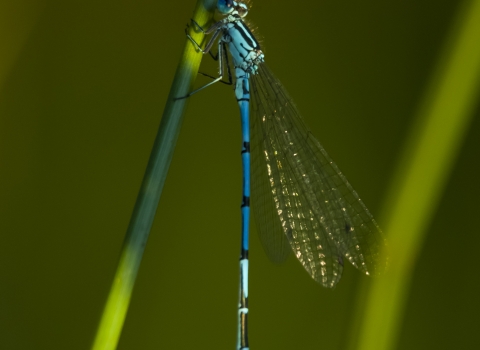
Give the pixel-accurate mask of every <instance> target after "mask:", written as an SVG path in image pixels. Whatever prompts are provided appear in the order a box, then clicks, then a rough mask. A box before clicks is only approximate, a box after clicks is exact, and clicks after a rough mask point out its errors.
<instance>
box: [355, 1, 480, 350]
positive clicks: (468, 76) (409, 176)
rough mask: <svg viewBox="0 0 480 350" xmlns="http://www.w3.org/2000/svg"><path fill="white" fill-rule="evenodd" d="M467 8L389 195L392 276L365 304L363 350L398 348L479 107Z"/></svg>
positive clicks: (477, 58)
mask: <svg viewBox="0 0 480 350" xmlns="http://www.w3.org/2000/svg"><path fill="white" fill-rule="evenodd" d="M462 5H463V6H461V7H460V11H459V12H458V14H457V17H456V19H455V20H454V23H453V24H454V26H453V27H452V29H451V31H450V35H449V37H448V38H447V41H446V45H445V47H444V51H443V54H442V56H441V57H440V61H439V63H438V66H437V69H436V70H435V72H434V75H433V77H432V80H431V82H430V85H429V87H428V89H427V92H426V94H425V97H424V100H423V103H422V105H421V106H420V109H419V111H418V115H417V118H416V119H415V123H414V125H413V127H412V129H411V134H410V137H409V139H408V140H407V143H406V146H405V148H404V152H403V155H402V157H401V158H400V161H399V163H398V167H397V171H396V173H395V174H396V178H395V179H394V180H393V181H392V184H391V188H390V191H389V193H388V195H387V202H386V204H385V205H384V208H387V209H386V210H387V211H388V212H387V213H386V215H385V216H384V217H385V218H386V220H384V222H386V223H387V224H386V225H385V232H386V233H387V235H388V238H389V249H390V251H389V255H390V261H391V263H390V270H389V272H388V273H387V275H386V276H385V277H383V278H378V279H376V280H374V281H372V284H371V287H370V289H369V293H368V297H367V299H366V300H365V299H363V300H359V301H358V302H359V303H360V304H365V303H366V306H365V311H364V314H363V316H362V319H361V320H360V321H361V329H360V336H359V342H358V343H357V344H356V345H357V346H356V348H357V349H361V350H366V349H368V350H376V349H382V350H385V349H394V348H395V346H396V343H397V338H398V333H399V329H400V326H401V323H402V322H401V321H402V318H403V310H404V306H405V303H406V300H407V296H408V290H409V287H410V281H411V276H412V273H413V269H414V266H415V262H416V258H417V256H418V255H419V253H420V250H421V247H422V243H423V240H424V236H425V232H426V229H427V228H428V225H429V223H430V221H431V219H432V216H433V214H434V213H435V210H436V208H437V206H438V203H439V200H440V197H441V195H442V193H443V190H444V188H445V185H446V183H447V180H448V178H449V175H450V173H451V170H452V167H453V165H454V161H455V159H456V156H457V155H458V153H459V151H460V148H461V145H462V140H463V138H464V136H465V134H466V130H467V128H468V125H469V122H470V120H471V117H472V115H473V112H474V108H475V106H476V103H477V101H478V97H477V96H478V92H479V87H480V45H478V38H479V36H480V1H478V0H473V1H466V2H465V3H464V4H462ZM360 294H362V293H360Z"/></svg>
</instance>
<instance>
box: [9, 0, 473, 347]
mask: <svg viewBox="0 0 480 350" xmlns="http://www.w3.org/2000/svg"><path fill="white" fill-rule="evenodd" d="M459 4H460V1H458V0H448V1H437V0H428V1H427V0H425V1H418V0H408V1H400V0H397V1H384V0H362V1H359V0H358V1H338V0H337V1H326V0H325V1H311V0H295V1H286V0H257V1H255V3H254V4H253V5H254V6H253V9H252V10H251V12H250V14H249V19H250V20H251V21H252V22H253V23H254V24H256V25H257V26H258V27H259V30H260V33H261V36H262V37H263V38H264V41H263V46H264V48H265V50H264V51H265V56H266V61H267V62H268V64H269V66H270V67H271V68H272V70H273V71H274V72H275V73H276V75H277V76H278V78H280V80H281V81H282V82H283V84H284V85H285V86H286V87H287V88H288V90H289V92H290V95H291V96H292V97H293V98H294V99H295V101H296V103H297V105H298V107H299V109H300V111H302V113H303V114H304V116H305V119H306V120H307V123H308V124H309V125H310V127H311V129H312V131H313V133H314V134H315V135H316V136H317V137H318V138H319V139H320V140H321V142H322V143H323V145H324V146H325V148H326V149H327V150H328V151H329V153H330V155H331V156H332V158H333V159H335V160H336V162H337V164H338V165H339V167H340V168H341V169H342V171H343V172H344V173H345V174H346V175H347V177H348V178H349V180H350V182H351V183H352V184H353V186H354V187H355V188H356V189H357V191H358V192H359V193H360V195H361V196H362V199H363V200H364V202H365V203H366V204H367V205H368V207H369V208H370V210H371V211H372V213H373V214H374V215H376V216H377V217H378V216H379V214H380V213H381V212H382V208H381V205H382V203H383V202H384V199H385V198H384V194H385V193H386V189H387V186H388V184H389V181H390V179H391V177H392V172H393V169H394V165H395V162H396V160H397V157H398V155H399V153H400V151H401V149H402V146H403V142H404V139H405V137H406V134H407V132H408V130H409V126H410V123H411V122H412V118H413V116H414V115H415V112H416V110H417V107H418V105H419V103H420V101H421V99H422V96H423V92H424V89H425V87H426V84H427V82H428V79H429V77H430V76H431V73H432V69H433V67H434V64H435V63H436V62H437V58H438V54H439V52H440V50H441V47H442V43H443V42H444V39H445V35H446V33H447V31H448V28H449V26H450V24H451V23H452V19H453V18H454V15H455V13H456V10H457V9H458V6H459ZM194 5H195V1H194V0H185V1H178V0H175V1H164V0H157V1H147V0H136V1H133V0H130V1H118V0H117V1H90V0H83V1H60V0H57V1H53V0H52V1H40V0H38V1H26V0H18V1H15V2H14V1H8V3H7V1H5V3H2V4H0V13H1V14H0V20H1V23H2V24H1V27H0V30H1V33H0V35H1V38H0V39H2V40H0V45H2V46H1V47H0V50H1V51H2V52H4V53H2V54H0V56H3V58H1V60H0V63H1V67H0V73H1V74H0V349H7V350H17V349H49V350H55V349H62V350H63V349H72V350H73V349H88V348H89V347H90V346H91V343H92V340H93V337H94V334H95V329H96V326H97V323H98V320H99V317H100V314H101V311H102V308H103V305H104V302H105V300H106V297H107V293H108V290H109V287H110V285H111V282H112V278H113V273H114V271H115V267H116V263H117V259H118V256H119V252H120V247H121V244H122V240H123V237H124V234H125V231H126V228H127V225H128V221H129V217H130V214H131V212H132V209H133V205H134V203H135V198H136V195H137V191H138V189H139V186H140V182H141V179H142V176H143V172H144V170H145V166H146V162H147V159H148V156H149V153H150V149H151V146H152V143H153V140H154V137H155V134H156V130H157V127H158V125H159V121H160V116H161V115H162V111H163V107H164V104H165V102H166V96H167V94H168V91H169V88H170V84H171V82H172V78H173V75H174V72H175V69H176V66H177V62H178V59H179V57H180V53H181V50H182V48H183V46H184V42H185V35H184V28H185V25H186V23H187V22H188V21H189V19H190V17H191V16H192V11H193V8H194ZM479 42H480V40H479ZM215 69H216V68H215V66H214V65H212V64H205V65H204V66H203V67H202V70H204V71H208V72H211V73H212V72H213V73H214V72H215ZM201 82H203V80H201V78H199V82H198V84H200V83H201ZM476 115H478V108H477V113H476ZM479 138H480V122H479V120H478V118H475V119H474V120H473V123H472V125H471V127H470V129H469V132H468V135H467V137H466V139H465V142H464V145H463V148H462V150H461V154H460V157H459V158H458V160H457V161H456V162H455V166H454V168H453V172H452V176H451V177H450V180H449V182H448V186H447V188H446V191H445V193H444V194H443V195H442V196H441V202H440V203H439V206H438V210H437V211H436V214H435V216H434V218H433V221H432V223H431V225H430V226H429V228H428V235H427V238H426V241H425V244H424V248H423V250H422V251H421V254H420V256H419V257H418V263H417V265H416V266H415V269H414V275H413V277H412V290H411V293H410V298H409V300H408V303H407V306H406V310H405V318H404V320H403V323H402V329H401V333H400V339H399V342H398V349H409V350H410V349H412V350H413V349H467V348H468V349H473V348H476V347H477V348H479V347H480V337H479V336H478V330H479V325H480V323H479V313H480V298H479V295H480V280H479V274H478V250H479V248H480V230H479V224H478V217H479V210H480V205H479V198H480V188H479V186H478V181H479V178H480V168H479V165H478V163H479V153H480V152H479V141H478V140H479ZM438 142H439V143H440V142H442V140H438ZM239 151H240V123H239V117H238V111H237V106H236V103H235V100H234V97H233V92H232V90H231V88H229V87H225V86H223V85H218V86H215V87H212V88H210V89H208V90H206V91H204V92H202V93H200V94H198V95H195V96H193V97H192V98H191V99H190V101H189V106H188V110H187V115H186V118H185V122H184V125H183V130H182V132H181V135H180V139H179V142H178V145H177V149H176V152H175V155H174V158H173V162H172V166H171V168H170V172H169V175H168V178H167V181H166V184H165V189H164V193H163V196H162V198H161V201H160V205H159V209H158V213H157V217H156V221H155V223H154V226H153V230H152V233H151V237H150V240H149V242H148V245H147V248H146V251H145V256H144V260H143V262H142V265H141V269H140V273H139V276H138V281H137V285H136V287H135V290H134V294H133V299H132V303H131V308H130V310H129V313H128V315H127V319H126V323H125V328H124V332H123V334H122V337H121V339H120V343H119V347H118V348H119V349H145V350H147V349H233V348H234V344H235V338H236V304H237V273H238V266H237V265H238V253H239V240H240V237H239V236H240V235H239V232H240V212H239V206H240V199H241V196H240V189H241V172H240V170H241V168H240V156H239V154H240V153H239ZM380 224H382V222H381V219H380ZM252 226H254V225H252ZM252 229H253V230H255V229H254V227H253V228H252ZM250 256H251V281H250V295H251V296H250V307H251V313H250V320H251V323H250V330H251V334H250V340H251V345H252V348H253V349H340V348H342V346H344V345H345V344H346V343H348V340H347V339H346V338H347V336H348V334H349V326H350V321H351V318H352V313H353V311H352V310H353V301H354V299H355V296H356V293H357V291H358V282H359V281H360V280H361V279H366V278H367V277H364V276H363V275H361V274H360V273H359V272H358V271H356V270H355V269H354V268H352V267H351V266H348V267H346V269H345V273H344V277H343V279H342V281H341V282H340V284H339V285H338V287H337V288H336V289H335V290H334V291H331V290H326V289H323V288H322V287H320V286H319V285H317V284H316V283H315V282H314V281H312V280H310V279H309V278H308V275H307V274H306V273H305V272H304V271H303V268H302V267H301V266H300V264H299V263H298V262H297V261H295V259H294V258H290V259H289V260H288V262H287V263H286V264H284V265H281V266H275V265H273V264H271V263H270V262H269V261H268V260H267V258H266V257H265V256H264V253H263V252H262V248H261V246H260V245H259V242H258V240H257V238H256V236H255V233H254V238H253V239H252V247H251V251H250Z"/></svg>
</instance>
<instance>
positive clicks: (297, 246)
mask: <svg viewBox="0 0 480 350" xmlns="http://www.w3.org/2000/svg"><path fill="white" fill-rule="evenodd" d="M217 9H218V11H219V12H220V14H221V15H223V16H224V17H223V19H221V20H220V21H218V22H216V23H215V24H213V25H212V26H211V27H210V28H209V29H207V30H203V29H202V28H201V27H200V26H199V25H198V24H197V23H195V22H194V25H195V26H196V27H197V28H198V29H200V30H201V31H203V32H204V33H205V34H212V37H211V39H210V40H209V42H208V43H207V45H206V47H205V49H204V50H202V49H201V48H200V46H199V45H198V44H197V43H196V42H195V41H194V40H193V39H192V38H191V37H190V36H189V35H188V33H187V36H188V38H189V39H190V40H191V41H192V43H193V44H194V45H195V46H196V47H197V48H198V49H199V50H201V51H202V52H203V53H208V52H210V49H211V48H212V47H213V45H214V43H215V42H216V41H217V39H218V53H217V55H216V56H214V55H212V57H214V58H215V59H218V61H219V76H218V77H211V78H213V79H214V80H213V81H211V82H210V83H208V84H206V85H205V86H203V87H201V88H199V89H197V90H195V91H193V92H191V93H190V94H189V95H187V96H185V97H188V96H191V95H192V94H194V93H196V92H198V91H200V90H202V89H204V88H205V87H207V86H210V85H212V84H214V83H216V82H219V81H223V80H222V79H223V77H224V69H225V67H226V68H227V72H228V81H227V83H230V84H231V83H232V77H231V74H230V68H229V62H228V54H227V47H228V52H230V55H231V56H232V58H233V63H234V68H235V78H236V82H235V96H236V98H237V101H238V105H239V107H240V116H241V121H242V164H243V199H242V247H241V254H240V291H239V293H240V302H239V326H238V343H237V349H248V348H249V346H248V334H247V315H248V240H249V230H248V229H249V215H250V151H251V152H252V153H251V154H252V162H253V167H252V208H253V210H254V213H255V218H256V222H257V227H258V231H259V234H260V240H261V242H262V245H263V247H264V249H265V252H266V253H267V255H268V256H269V258H270V259H271V260H273V261H274V262H281V261H283V260H285V259H286V257H287V256H288V254H289V252H291V251H292V250H293V253H294V254H295V256H296V257H297V259H298V260H299V261H300V263H301V264H302V265H303V267H304V268H305V270H306V271H307V272H308V273H309V274H310V276H311V277H312V278H313V279H315V280H316V281H317V282H318V283H320V284H321V285H323V286H324V287H327V288H332V287H335V285H336V284H337V283H338V281H339V280H340V277H341V275H342V270H343V265H344V259H345V260H347V261H349V262H350V263H351V264H352V265H353V266H355V267H356V268H358V269H359V270H360V271H362V272H364V273H365V274H367V275H376V274H379V273H381V272H382V271H383V270H384V269H385V267H386V261H384V260H381V258H380V251H381V250H382V248H383V246H384V245H385V239H384V236H383V234H382V232H381V230H380V228H379V227H378V225H377V223H376V222H375V220H374V219H373V217H372V215H371V214H370V212H369V211H368V209H367V208H366V206H365V205H364V204H363V202H362V201H361V200H360V198H359V197H358V195H357V193H356V192H355V191H354V190H353V188H352V186H350V184H349V183H348V181H347V179H346V178H345V176H344V175H343V174H342V173H341V172H340V170H339V169H338V167H337V166H336V165H335V163H333V161H332V160H331V158H330V157H329V156H328V154H327V153H326V152H325V150H324V149H323V147H322V145H320V143H319V142H318V141H317V140H316V139H315V138H314V137H313V135H312V134H311V132H310V131H309V130H308V128H307V127H306V125H305V123H304V121H303V119H302V117H301V116H300V114H299V112H298V110H297V108H296V107H295V105H294V104H293V102H292V100H291V99H290V97H289V96H288V94H287V92H286V91H285V89H284V88H283V87H282V85H281V84H280V82H279V81H278V80H277V79H276V78H275V77H274V76H273V74H272V73H271V72H270V70H269V69H268V68H267V66H266V65H265V63H264V54H263V52H262V51H261V49H260V44H259V43H258V41H257V40H256V39H255V37H254V35H253V34H252V32H251V30H250V29H249V28H248V26H247V25H246V24H245V23H244V21H243V18H244V17H245V16H246V15H247V12H248V7H247V5H246V4H245V3H241V2H236V1H233V0H218V2H217ZM250 83H251V86H250ZM182 98H183V97H182ZM250 98H251V102H252V103H251V108H250ZM250 124H251V127H250ZM250 132H251V135H252V137H251V140H250Z"/></svg>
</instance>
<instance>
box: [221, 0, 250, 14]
mask: <svg viewBox="0 0 480 350" xmlns="http://www.w3.org/2000/svg"><path fill="white" fill-rule="evenodd" d="M217 9H218V11H219V12H220V13H221V14H224V15H227V14H230V13H232V12H234V11H235V12H236V13H237V14H238V15H239V16H240V17H245V16H246V15H247V13H248V7H247V5H245V4H244V3H242V2H237V1H233V0H218V2H217Z"/></svg>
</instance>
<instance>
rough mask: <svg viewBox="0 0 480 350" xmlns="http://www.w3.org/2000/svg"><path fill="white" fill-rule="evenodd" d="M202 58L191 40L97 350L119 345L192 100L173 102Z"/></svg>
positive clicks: (201, 11) (201, 17) (199, 10)
mask: <svg viewBox="0 0 480 350" xmlns="http://www.w3.org/2000/svg"><path fill="white" fill-rule="evenodd" d="M214 9H215V0H198V2H197V5H196V8H195V11H194V15H193V19H194V20H195V21H196V22H197V23H199V24H200V25H204V24H206V23H207V22H208V21H209V20H210V19H211V18H212V15H213V11H214ZM190 34H191V36H192V37H193V38H194V39H195V40H197V42H202V39H203V34H200V33H195V32H194V30H192V29H191V32H190ZM201 58H202V54H201V53H199V52H198V51H197V50H196V49H195V47H194V45H192V43H191V42H190V41H189V40H185V48H184V51H183V54H182V57H181V59H180V62H179V65H178V67H177V71H176V74H175V78H174V81H173V84H172V88H171V90H170V94H169V96H168V100H167V103H166V105H165V110H164V112H163V116H162V120H161V123H160V127H159V130H158V133H157V137H156V139H155V143H154V145H153V149H152V153H151V155H150V159H149V161H148V165H147V170H146V171H145V175H144V178H143V181H142V186H141V189H140V192H139V194H138V197H137V201H136V203H135V208H134V210H133V214H132V217H131V219H130V224H129V227H128V230H127V234H126V236H125V240H124V242H123V247H122V252H121V255H120V261H119V264H118V267H117V271H116V273H115V278H114V281H113V284H112V286H111V289H110V293H109V296H108V299H107V302H106V305H105V308H104V310H103V314H102V317H101V320H100V324H99V327H98V329H97V334H96V337H95V340H94V343H93V346H92V350H113V349H115V348H116V347H117V343H118V339H119V337H120V334H121V331H122V327H123V323H124V320H125V316H126V313H127V310H128V306H129V303H130V298H131V295H132V290H133V286H134V284H135V280H136V277H137V272H138V269H139V266H140V262H141V260H142V256H143V251H144V248H145V245H146V243H147V239H148V235H149V233H150V228H151V226H152V223H153V219H154V217H155V212H156V210H157V206H158V202H159V200H160V195H161V193H162V189H163V185H164V183H165V179H166V176H167V172H168V168H169V166H170V162H171V159H172V156H173V151H174V147H175V144H176V141H177V138H178V135H179V132H180V126H181V124H182V120H183V115H184V110H185V106H186V103H187V100H188V99H182V100H176V101H175V100H174V98H175V97H180V96H185V95H187V94H188V93H189V92H190V91H191V89H192V87H193V83H194V81H195V77H196V75H197V72H198V68H199V66H200V61H201Z"/></svg>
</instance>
